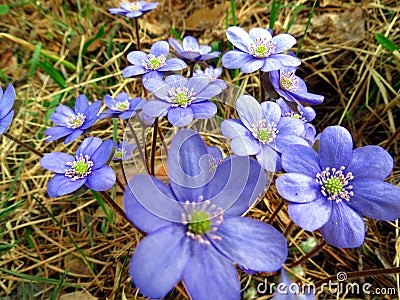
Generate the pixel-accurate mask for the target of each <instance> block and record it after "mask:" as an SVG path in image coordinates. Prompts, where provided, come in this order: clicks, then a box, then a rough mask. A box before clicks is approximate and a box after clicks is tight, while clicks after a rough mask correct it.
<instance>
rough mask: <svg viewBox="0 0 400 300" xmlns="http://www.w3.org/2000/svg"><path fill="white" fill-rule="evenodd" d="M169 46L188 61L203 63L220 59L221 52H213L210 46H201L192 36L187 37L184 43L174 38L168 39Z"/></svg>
mask: <svg viewBox="0 0 400 300" xmlns="http://www.w3.org/2000/svg"><path fill="white" fill-rule="evenodd" d="M168 41H169V44H170V45H171V47H172V48H174V50H175V51H176V53H177V55H178V56H179V57H180V58H182V59H185V60H187V61H203V60H209V59H213V58H216V57H218V56H219V55H220V54H221V52H219V51H214V52H211V51H212V48H211V47H210V46H208V45H199V42H198V41H197V40H196V38H194V37H192V36H186V37H184V38H183V41H182V43H180V42H179V41H178V40H176V39H174V38H169V39H168Z"/></svg>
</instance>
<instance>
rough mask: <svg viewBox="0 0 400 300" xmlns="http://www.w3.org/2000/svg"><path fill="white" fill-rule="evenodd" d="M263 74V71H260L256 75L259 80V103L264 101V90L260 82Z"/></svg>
mask: <svg viewBox="0 0 400 300" xmlns="http://www.w3.org/2000/svg"><path fill="white" fill-rule="evenodd" d="M263 74H264V72H263V71H260V73H258V75H259V78H260V103H261V102H264V101H265V89H264V86H263V84H262V81H261V78H262V76H263Z"/></svg>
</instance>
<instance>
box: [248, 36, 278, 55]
mask: <svg viewBox="0 0 400 300" xmlns="http://www.w3.org/2000/svg"><path fill="white" fill-rule="evenodd" d="M275 49H276V47H275V45H274V44H273V43H272V39H270V40H267V38H265V37H263V38H261V37H258V38H256V40H255V41H254V42H253V43H251V44H250V45H249V47H248V50H249V53H250V54H251V55H253V56H254V57H257V58H266V57H268V56H270V55H271V54H273V53H274V52H275Z"/></svg>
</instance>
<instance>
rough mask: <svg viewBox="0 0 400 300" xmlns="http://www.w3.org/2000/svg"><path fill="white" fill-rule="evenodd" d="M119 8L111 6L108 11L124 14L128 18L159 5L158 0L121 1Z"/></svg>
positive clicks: (137, 15)
mask: <svg viewBox="0 0 400 300" xmlns="http://www.w3.org/2000/svg"><path fill="white" fill-rule="evenodd" d="M119 5H120V6H121V7H119V8H109V9H108V11H109V12H110V13H111V14H115V15H118V16H124V17H127V18H137V17H140V16H141V15H143V14H145V13H147V12H149V11H151V10H153V9H155V8H156V7H157V6H158V2H150V3H148V2H144V1H136V2H120V3H119Z"/></svg>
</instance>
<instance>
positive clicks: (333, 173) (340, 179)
mask: <svg viewBox="0 0 400 300" xmlns="http://www.w3.org/2000/svg"><path fill="white" fill-rule="evenodd" d="M344 169H345V167H343V166H342V167H340V169H339V170H336V169H335V168H332V169H330V168H329V167H327V168H326V169H325V170H324V171H322V172H321V173H317V175H316V179H315V180H316V182H318V183H319V184H320V185H321V193H322V195H324V196H325V197H328V198H327V199H328V200H330V201H335V202H336V203H339V202H342V200H345V201H347V202H348V201H350V197H352V196H354V193H353V191H351V190H352V189H353V186H352V185H349V181H351V180H353V179H354V176H353V174H352V173H351V172H347V174H346V176H345V175H344V174H343V171H344Z"/></svg>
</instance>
